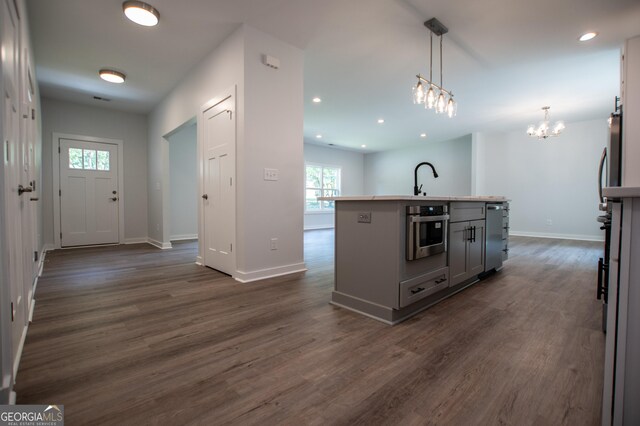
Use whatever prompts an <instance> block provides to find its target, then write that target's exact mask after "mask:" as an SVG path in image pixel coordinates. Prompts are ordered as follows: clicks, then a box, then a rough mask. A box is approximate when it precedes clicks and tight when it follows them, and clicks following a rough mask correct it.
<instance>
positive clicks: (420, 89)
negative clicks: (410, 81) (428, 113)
mask: <svg viewBox="0 0 640 426" xmlns="http://www.w3.org/2000/svg"><path fill="white" fill-rule="evenodd" d="M423 102H424V86H423V85H422V82H421V81H420V80H418V84H416V85H415V87H414V88H413V103H414V104H421V103H423Z"/></svg>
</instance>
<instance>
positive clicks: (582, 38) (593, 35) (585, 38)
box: [578, 32, 598, 41]
mask: <svg viewBox="0 0 640 426" xmlns="http://www.w3.org/2000/svg"><path fill="white" fill-rule="evenodd" d="M597 35H598V33H595V32H590V33H584V34H582V35H581V36H580V38H578V40H580V41H589V40H591V39H594V38H596V36H597Z"/></svg>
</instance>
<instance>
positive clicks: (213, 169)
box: [202, 97, 236, 275]
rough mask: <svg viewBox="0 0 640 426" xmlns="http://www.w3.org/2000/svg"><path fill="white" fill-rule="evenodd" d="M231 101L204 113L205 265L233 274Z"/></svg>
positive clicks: (232, 119)
mask: <svg viewBox="0 0 640 426" xmlns="http://www.w3.org/2000/svg"><path fill="white" fill-rule="evenodd" d="M233 115H234V112H233V98H231V97H229V98H227V99H225V100H224V101H222V102H220V103H218V104H216V105H215V106H213V107H211V108H209V109H208V110H206V111H204V115H203V120H202V127H203V132H204V133H203V142H204V150H205V158H204V161H205V163H204V192H205V194H204V195H203V199H204V200H203V206H204V209H203V211H204V234H205V235H204V264H205V265H207V266H209V267H211V268H214V269H217V270H219V271H222V272H224V273H226V274H230V275H233V273H234V272H235V257H234V254H233V242H234V238H235V202H236V201H235V183H234V179H235V169H236V159H235V138H236V126H235V120H234V118H235V117H234V116H233Z"/></svg>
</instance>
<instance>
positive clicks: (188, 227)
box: [168, 123, 198, 241]
mask: <svg viewBox="0 0 640 426" xmlns="http://www.w3.org/2000/svg"><path fill="white" fill-rule="evenodd" d="M168 140H169V174H170V184H169V194H170V199H171V221H170V228H171V233H170V239H171V241H174V240H184V239H191V238H197V236H198V150H197V147H198V144H197V142H198V140H197V135H196V125H195V123H193V124H190V125H187V126H185V127H183V128H181V129H180V130H179V131H177V132H176V133H174V134H172V135H171V136H170V137H169V138H168Z"/></svg>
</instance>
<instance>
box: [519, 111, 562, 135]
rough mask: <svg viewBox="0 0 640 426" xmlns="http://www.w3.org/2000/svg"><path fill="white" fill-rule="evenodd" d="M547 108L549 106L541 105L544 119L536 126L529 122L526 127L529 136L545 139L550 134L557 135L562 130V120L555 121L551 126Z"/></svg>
mask: <svg viewBox="0 0 640 426" xmlns="http://www.w3.org/2000/svg"><path fill="white" fill-rule="evenodd" d="M549 109H551V107H550V106H545V107H542V110H543V111H544V120H542V121H541V122H540V124H538V127H535V126H534V125H533V124H530V125H529V127H527V134H528V135H529V136H531V137H534V138H538V139H547V138H549V137H551V136H558V135H559V134H560V133H562V131H563V130H564V123H563V122H562V121H556V122H555V124H554V125H553V127H551V126H550V125H549Z"/></svg>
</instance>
